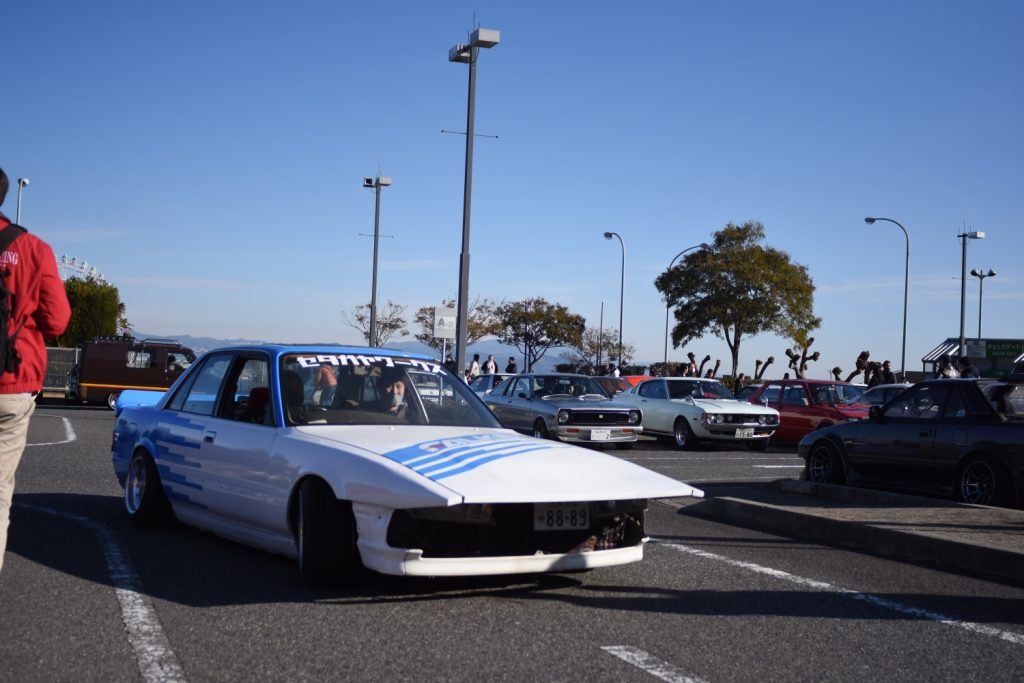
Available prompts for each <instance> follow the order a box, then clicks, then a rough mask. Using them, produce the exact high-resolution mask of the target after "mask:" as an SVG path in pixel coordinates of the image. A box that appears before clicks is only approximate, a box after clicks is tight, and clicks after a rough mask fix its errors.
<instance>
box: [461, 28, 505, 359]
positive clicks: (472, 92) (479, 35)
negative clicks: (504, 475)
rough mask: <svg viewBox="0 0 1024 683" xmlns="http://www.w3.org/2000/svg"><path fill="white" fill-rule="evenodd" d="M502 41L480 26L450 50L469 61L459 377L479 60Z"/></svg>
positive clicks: (465, 327)
mask: <svg viewBox="0 0 1024 683" xmlns="http://www.w3.org/2000/svg"><path fill="white" fill-rule="evenodd" d="M500 40H501V32H500V31H496V30H494V29H490V28H478V29H476V30H475V31H473V32H472V33H471V34H470V35H469V44H468V45H463V44H462V43H459V44H457V45H455V46H454V47H452V48H451V49H450V50H448V61H449V62H459V63H462V64H469V98H468V99H469V103H468V105H467V106H466V177H465V184H464V186H463V193H462V252H461V254H460V255H459V303H458V307H459V310H458V317H457V318H456V322H455V343H456V349H455V362H456V367H458V368H459V376H462V373H463V372H465V370H466V346H467V339H468V338H469V215H470V199H471V197H472V195H473V137H474V133H473V123H474V115H475V110H476V60H477V56H478V55H479V53H480V48H482V47H483V48H491V47H494V46H495V45H497V44H498V42H499V41H500Z"/></svg>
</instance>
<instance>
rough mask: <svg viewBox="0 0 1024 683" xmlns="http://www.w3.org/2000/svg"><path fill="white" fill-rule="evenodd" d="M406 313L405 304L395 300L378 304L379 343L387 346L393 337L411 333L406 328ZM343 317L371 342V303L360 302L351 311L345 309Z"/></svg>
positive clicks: (346, 322) (347, 323)
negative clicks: (404, 315) (383, 304)
mask: <svg viewBox="0 0 1024 683" xmlns="http://www.w3.org/2000/svg"><path fill="white" fill-rule="evenodd" d="M403 313H405V306H402V305H401V304H396V303H394V302H393V301H390V300H389V301H388V302H387V304H386V305H385V306H384V307H383V308H381V307H379V306H378V310H377V330H376V332H377V335H376V336H377V345H378V346H385V345H386V344H387V343H388V342H389V341H391V338H392V337H402V336H405V335H407V334H409V330H408V329H407V328H406V323H405V318H404V317H402V314H403ZM341 319H342V321H344V323H345V324H346V325H348V326H349V327H351V328H353V329H355V330H357V331H358V332H359V334H361V335H363V340H364V341H366V343H367V344H368V343H370V305H369V304H359V305H358V306H356V307H355V308H353V309H352V312H351V313H347V312H345V311H342V312H341Z"/></svg>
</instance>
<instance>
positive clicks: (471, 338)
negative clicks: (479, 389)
mask: <svg viewBox="0 0 1024 683" xmlns="http://www.w3.org/2000/svg"><path fill="white" fill-rule="evenodd" d="M442 307H451V308H454V307H455V299H445V300H444V301H443V302H442ZM434 308H435V307H434V306H422V307H420V308H419V309H418V310H417V311H416V315H415V316H414V318H413V323H414V324H415V325H416V327H417V328H418V329H419V332H418V333H416V341H419V342H421V343H423V344H426V345H427V346H429V347H430V348H432V349H434V350H436V351H438V352H439V353H440V352H441V350H442V349H443V348H444V346H445V345H444V343H443V342H444V340H442V339H438V338H436V337H434ZM495 308H496V304H495V303H494V302H493V301H491V300H490V299H475V300H473V302H472V303H470V304H469V322H468V325H467V326H466V346H472V345H473V344H476V343H477V342H478V341H480V340H481V339H483V338H484V337H487V336H491V335H497V334H498V332H500V331H501V323H500V322H499V321H498V318H497V316H496V315H495V314H494V311H495ZM457 341H458V340H456V339H449V340H448V344H447V346H448V350H449V352H451V354H452V357H455V355H456V351H457V349H456V346H457V345H456V342H457Z"/></svg>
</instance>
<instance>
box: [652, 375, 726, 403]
mask: <svg viewBox="0 0 1024 683" xmlns="http://www.w3.org/2000/svg"><path fill="white" fill-rule="evenodd" d="M668 396H669V398H685V397H687V396H689V397H691V398H718V399H735V398H736V397H735V396H733V394H732V392H730V391H729V390H728V389H726V388H725V385H724V384H722V383H721V382H718V381H714V382H712V381H708V380H688V379H684V380H678V379H677V380H671V379H670V380H668Z"/></svg>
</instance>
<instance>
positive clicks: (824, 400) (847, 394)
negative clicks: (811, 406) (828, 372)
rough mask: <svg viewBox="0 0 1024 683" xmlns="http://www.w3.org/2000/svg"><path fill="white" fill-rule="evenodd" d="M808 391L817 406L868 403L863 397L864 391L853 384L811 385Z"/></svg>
mask: <svg viewBox="0 0 1024 683" xmlns="http://www.w3.org/2000/svg"><path fill="white" fill-rule="evenodd" d="M807 388H808V389H810V392H811V396H812V397H813V398H814V402H815V403H816V404H818V405H831V406H838V405H854V404H867V403H870V401H868V399H867V398H865V397H864V391H863V390H862V389H861V388H860V387H858V386H854V385H853V384H813V385H810V386H808V387H807Z"/></svg>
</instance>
